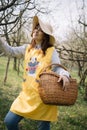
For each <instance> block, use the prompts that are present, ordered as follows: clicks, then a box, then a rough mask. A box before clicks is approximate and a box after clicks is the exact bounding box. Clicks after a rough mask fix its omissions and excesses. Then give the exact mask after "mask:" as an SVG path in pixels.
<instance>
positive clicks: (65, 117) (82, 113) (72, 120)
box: [0, 57, 87, 130]
mask: <svg viewBox="0 0 87 130" xmlns="http://www.w3.org/2000/svg"><path fill="white" fill-rule="evenodd" d="M6 63H7V58H6V57H0V130H6V127H5V125H4V122H3V120H4V117H5V115H6V113H7V112H8V110H9V108H10V105H11V103H12V102H13V100H14V99H15V98H16V97H17V95H18V93H19V92H20V90H21V81H22V74H23V71H22V67H21V72H20V74H19V76H18V75H17V72H16V71H14V70H13V59H11V62H10V66H9V72H8V79H7V82H6V84H5V85H4V84H3V79H4V75H5V68H6ZM72 75H73V76H75V78H77V79H78V77H77V75H76V72H73V73H72ZM78 90H79V92H78V98H77V101H76V103H75V105H73V106H68V107H65V106H61V107H58V111H59V116H58V121H57V122H54V123H51V130H87V101H84V89H78ZM20 128H21V130H37V121H32V120H28V119H24V120H22V121H21V122H20Z"/></svg>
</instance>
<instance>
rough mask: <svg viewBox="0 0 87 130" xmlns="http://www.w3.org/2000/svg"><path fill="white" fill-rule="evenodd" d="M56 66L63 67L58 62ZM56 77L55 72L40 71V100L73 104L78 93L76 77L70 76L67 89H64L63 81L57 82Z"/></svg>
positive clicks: (46, 102)
mask: <svg viewBox="0 0 87 130" xmlns="http://www.w3.org/2000/svg"><path fill="white" fill-rule="evenodd" d="M52 65H54V64H52ZM52 65H51V66H52ZM57 66H60V67H62V68H64V67H63V66H61V65H59V64H57ZM64 69H65V68H64ZM45 71H46V70H45ZM58 78H59V76H58V75H57V74H56V73H55V72H42V73H41V74H40V85H39V94H40V97H41V99H42V101H43V102H44V103H45V104H51V105H61V106H63V105H65V106H69V105H73V104H74V103H75V102H76V99H77V94H78V88H77V82H76V79H72V78H71V79H70V84H69V86H67V90H66V91H64V90H63V85H62V84H63V83H62V82H57V81H58Z"/></svg>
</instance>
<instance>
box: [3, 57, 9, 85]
mask: <svg viewBox="0 0 87 130" xmlns="http://www.w3.org/2000/svg"><path fill="white" fill-rule="evenodd" d="M9 63H10V57H8V61H7V65H6V71H5V77H4V84H5V83H6V80H7V74H8V68H9Z"/></svg>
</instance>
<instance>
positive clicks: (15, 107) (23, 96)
mask: <svg viewBox="0 0 87 130" xmlns="http://www.w3.org/2000/svg"><path fill="white" fill-rule="evenodd" d="M53 51H54V47H50V48H48V49H47V51H46V55H43V53H42V51H41V49H37V48H32V49H30V51H29V46H28V47H27V49H26V53H25V62H24V79H23V83H22V86H23V89H22V91H21V92H20V94H19V96H18V97H17V98H16V100H15V101H14V102H13V104H12V106H11V109H10V110H11V111H12V112H13V113H16V114H18V115H20V116H23V117H26V118H30V119H34V120H45V121H56V120H57V106H53V105H46V104H44V103H43V102H42V100H41V98H40V96H39V93H38V85H39V83H38V82H37V79H38V78H39V74H40V73H41V71H42V70H43V68H44V67H46V66H47V65H49V64H50V63H51V59H52V53H53Z"/></svg>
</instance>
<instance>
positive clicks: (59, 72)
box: [52, 49, 70, 77]
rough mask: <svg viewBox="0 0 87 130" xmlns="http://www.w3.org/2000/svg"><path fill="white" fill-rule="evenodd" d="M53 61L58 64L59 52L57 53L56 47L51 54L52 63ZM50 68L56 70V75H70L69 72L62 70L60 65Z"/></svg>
mask: <svg viewBox="0 0 87 130" xmlns="http://www.w3.org/2000/svg"><path fill="white" fill-rule="evenodd" d="M53 63H57V64H60V58H59V54H58V53H57V51H56V49H55V50H54V51H53V54H52V64H53ZM52 70H53V71H54V72H56V73H57V74H58V75H65V76H67V77H69V76H70V74H69V72H68V71H66V70H64V69H63V68H61V67H58V66H54V67H52Z"/></svg>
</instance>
